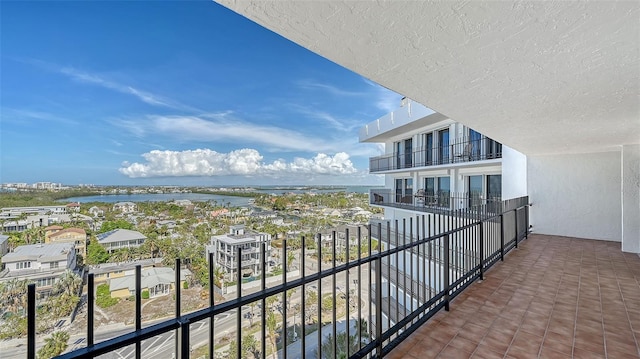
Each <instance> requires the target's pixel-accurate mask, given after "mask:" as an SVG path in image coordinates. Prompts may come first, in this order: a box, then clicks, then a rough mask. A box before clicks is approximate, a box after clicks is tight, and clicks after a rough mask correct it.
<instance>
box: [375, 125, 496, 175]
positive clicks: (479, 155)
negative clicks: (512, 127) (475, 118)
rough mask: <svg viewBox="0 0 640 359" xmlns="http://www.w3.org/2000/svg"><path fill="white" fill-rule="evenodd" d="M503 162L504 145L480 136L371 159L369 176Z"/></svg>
mask: <svg viewBox="0 0 640 359" xmlns="http://www.w3.org/2000/svg"><path fill="white" fill-rule="evenodd" d="M474 133H475V134H477V132H474ZM501 158H502V144H501V143H499V142H496V141H494V140H492V139H491V138H489V137H486V136H483V135H480V134H477V135H474V136H473V137H463V138H459V139H456V140H453V141H448V142H447V143H446V144H442V145H438V146H428V147H413V148H411V151H410V152H409V151H405V152H394V153H388V154H385V155H382V156H376V157H371V158H369V172H370V173H393V172H395V171H398V172H400V171H406V170H408V169H421V168H427V167H428V168H432V167H437V166H447V167H451V166H456V167H461V166H470V165H476V164H480V162H479V161H500V160H501ZM482 163H484V162H482Z"/></svg>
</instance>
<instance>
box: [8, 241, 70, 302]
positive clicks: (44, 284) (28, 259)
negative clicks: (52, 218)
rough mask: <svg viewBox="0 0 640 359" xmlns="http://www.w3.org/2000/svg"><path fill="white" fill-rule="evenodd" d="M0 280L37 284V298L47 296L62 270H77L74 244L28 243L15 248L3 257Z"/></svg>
mask: <svg viewBox="0 0 640 359" xmlns="http://www.w3.org/2000/svg"><path fill="white" fill-rule="evenodd" d="M2 264H3V266H4V270H3V271H2V272H0V281H7V280H10V279H13V278H18V279H26V280H29V281H32V282H34V283H35V284H36V291H37V293H38V295H39V296H40V297H42V296H47V295H48V294H49V293H50V291H51V289H52V287H53V284H54V283H55V282H56V281H57V280H58V277H59V276H60V274H62V273H63V272H64V271H65V270H67V269H71V270H75V269H76V251H75V248H74V244H73V243H50V244H31V245H26V246H19V247H16V248H15V249H14V250H13V252H11V253H7V254H5V255H4V256H3V257H2Z"/></svg>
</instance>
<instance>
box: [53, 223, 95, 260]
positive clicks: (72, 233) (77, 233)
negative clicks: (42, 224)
mask: <svg viewBox="0 0 640 359" xmlns="http://www.w3.org/2000/svg"><path fill="white" fill-rule="evenodd" d="M52 227H60V226H50V227H47V229H49V228H52ZM44 242H45V243H74V244H75V249H76V254H79V255H81V256H82V257H83V258H86V257H87V232H85V230H84V229H82V228H65V229H61V230H56V231H47V232H46V234H45V237H44Z"/></svg>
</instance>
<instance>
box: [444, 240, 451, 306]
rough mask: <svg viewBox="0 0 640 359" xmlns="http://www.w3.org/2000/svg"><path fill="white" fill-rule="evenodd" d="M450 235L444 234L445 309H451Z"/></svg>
mask: <svg viewBox="0 0 640 359" xmlns="http://www.w3.org/2000/svg"><path fill="white" fill-rule="evenodd" d="M449 271H450V268H449V235H448V234H447V235H446V236H444V310H446V311H447V312H448V311H449V290H450V288H449Z"/></svg>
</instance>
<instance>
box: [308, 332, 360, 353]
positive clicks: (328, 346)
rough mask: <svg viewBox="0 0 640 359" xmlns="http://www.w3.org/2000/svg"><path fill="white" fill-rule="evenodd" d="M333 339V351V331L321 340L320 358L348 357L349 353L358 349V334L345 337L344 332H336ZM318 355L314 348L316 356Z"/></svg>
mask: <svg viewBox="0 0 640 359" xmlns="http://www.w3.org/2000/svg"><path fill="white" fill-rule="evenodd" d="M335 340H336V342H337V345H336V349H337V352H334V350H333V349H334V345H333V342H334V337H333V333H331V334H329V336H328V337H327V339H326V340H325V341H323V342H322V346H321V348H322V358H323V359H336V358H348V357H349V355H350V354H353V353H355V352H357V351H358V350H360V345H359V344H358V335H357V334H356V335H350V336H349V337H348V338H347V333H346V332H340V333H336V337H335ZM317 355H318V350H317V349H316V356H317Z"/></svg>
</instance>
